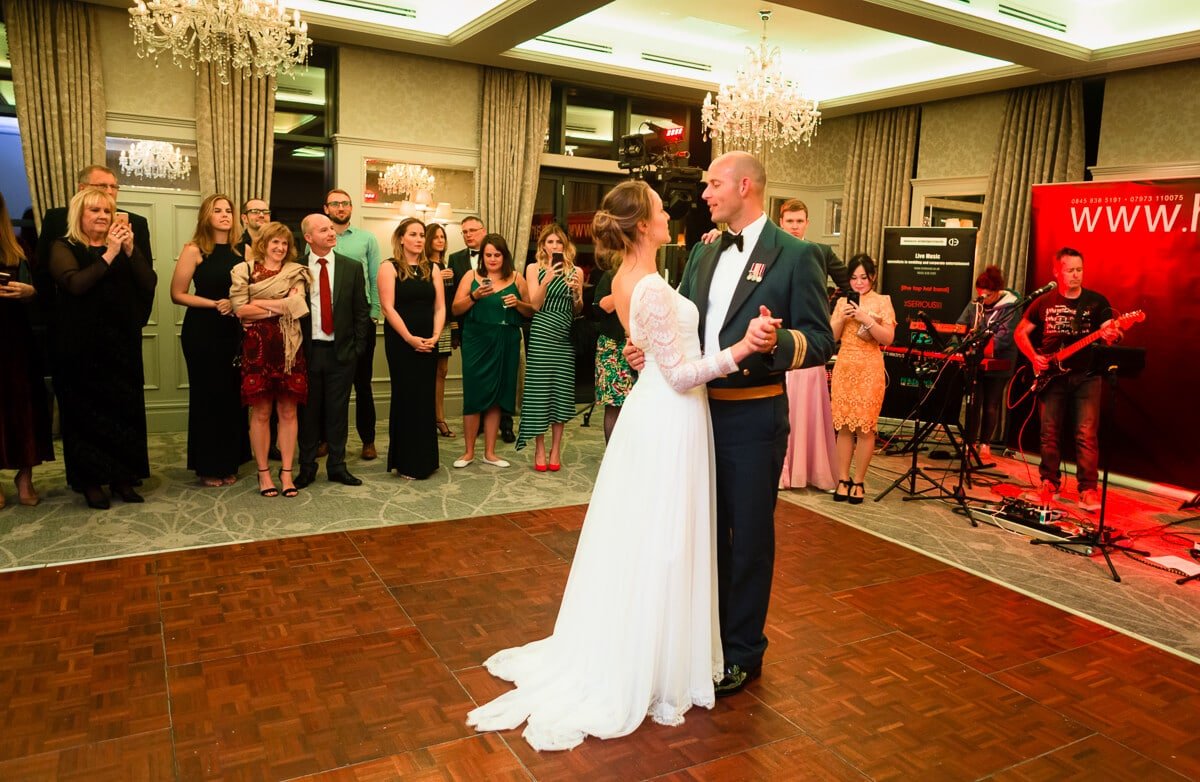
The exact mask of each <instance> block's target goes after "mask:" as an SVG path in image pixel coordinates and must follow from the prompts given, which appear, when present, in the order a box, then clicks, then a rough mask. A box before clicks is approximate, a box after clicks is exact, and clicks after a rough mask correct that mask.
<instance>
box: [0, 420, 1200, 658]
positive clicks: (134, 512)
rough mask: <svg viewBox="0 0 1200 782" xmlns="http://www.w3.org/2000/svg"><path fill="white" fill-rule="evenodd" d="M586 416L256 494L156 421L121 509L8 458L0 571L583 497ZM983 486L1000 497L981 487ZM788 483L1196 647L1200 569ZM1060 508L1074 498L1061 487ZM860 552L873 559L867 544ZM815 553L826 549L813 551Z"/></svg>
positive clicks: (1146, 513) (356, 465) (1176, 548)
mask: <svg viewBox="0 0 1200 782" xmlns="http://www.w3.org/2000/svg"><path fill="white" fill-rule="evenodd" d="M579 422H580V419H576V421H574V422H572V423H571V424H569V425H568V428H567V438H566V442H565V447H564V451H563V470H562V471H561V472H558V473H538V472H535V471H534V470H533V469H532V468H531V467H530V465H531V463H532V459H533V450H532V447H531V448H528V449H526V450H524V451H522V452H521V453H519V454H517V453H515V452H514V451H513V448H512V446H511V445H501V446H499V448H498V450H499V453H500V455H501V456H502V457H503V458H507V459H509V460H510V461H511V462H512V463H513V466H512V468H510V469H499V468H495V467H491V466H488V465H484V464H482V463H480V462H479V461H478V460H477V461H476V463H475V464H473V465H471V466H469V467H467V468H465V469H462V470H455V469H453V468H451V466H450V463H451V462H452V461H453V460H454V459H455V458H457V457H458V456H459V455H460V454H461V450H460V449H461V448H462V438H461V435H460V436H459V437H458V438H455V439H452V440H441V441H440V444H441V461H442V468H441V470H440V471H439V472H438V473H436V474H435V475H434V476H433V477H432V478H430V479H429V480H425V481H407V480H404V479H401V478H398V477H395V476H391V475H388V474H387V473H386V472H385V471H384V464H385V459H384V457H385V456H386V447H387V442H386V439H383V440H380V441H379V443H378V446H379V450H380V456H381V458H380V459H378V460H376V461H373V462H359V461H358V459H357V453H358V450H359V444H358V443H357V442H351V443H350V450H349V452H350V453H351V454H352V455H353V456H352V458H351V459H350V460H349V467H350V470H351V471H352V472H353V473H354V474H355V475H357V476H358V477H360V478H362V479H363V481H364V484H363V485H362V486H360V487H347V486H342V485H340V484H334V483H329V482H328V481H326V480H325V475H324V473H323V472H322V473H321V474H320V475H319V477H318V480H317V483H315V484H313V485H312V486H311V487H309V488H308V489H307V490H305V491H302V492H301V493H300V496H299V497H298V498H296V499H294V500H288V499H284V498H282V497H279V498H270V499H268V498H262V497H259V496H258V492H257V486H256V484H255V481H254V478H253V471H252V468H251V466H250V465H247V466H246V467H245V468H243V470H242V479H241V480H240V481H239V482H238V483H237V484H236V485H234V486H232V487H228V488H219V489H212V488H205V487H202V486H200V485H199V484H198V483H197V482H196V480H195V478H194V476H193V475H192V474H191V473H190V472H188V471H187V470H186V469H185V463H186V454H185V451H186V447H185V446H186V439H185V435H184V434H182V433H176V434H157V435H152V436H151V442H150V462H151V464H152V465H153V466H154V475H153V476H152V477H151V478H150V479H149V480H147V481H146V482H145V485H144V486H143V487H142V492H143V494H144V495H145V496H146V503H145V504H144V505H124V504H122V503H120V502H119V501H114V503H113V508H112V509H111V510H108V511H93V510H90V509H88V508H87V506H86V505H85V504H84V503H83V500H82V498H81V497H80V496H78V495H76V494H74V493H73V492H71V491H70V490H69V489H67V488H66V487H65V485H64V481H63V473H62V463H61V462H54V463H51V464H48V465H43V466H42V467H39V468H38V469H37V470H36V471H35V473H34V483H35V485H36V487H37V488H38V491H39V492H40V493H41V495H42V498H43V501H42V503H41V504H40V505H38V506H37V507H34V508H26V507H20V506H17V504H16V502H15V498H14V497H13V493H14V490H13V487H12V473H11V472H6V473H4V474H3V481H4V486H5V493H6V496H7V497H8V499H9V505H8V507H7V508H5V509H4V510H2V511H0V570H9V569H18V568H29V567H41V566H48V565H54V564H58V563H64V562H71V561H78V560H86V559H103V558H110V557H121V556H129V555H133V554H142V553H148V552H157V551H168V550H174V549H180V548H194V547H200V546H216V545H223V544H229V543H237V542H246V541H253V540H269V539H275V538H286V537H293V536H298V535H306V534H311V533H317V532H331V531H342V530H352V529H366V528H373V527H384V526H391V525H397V524H413V523H418V522H429V521H440V520H446V519H460V518H466V517H472V516H480V515H489V514H499V513H508V512H514V511H523V510H533V509H538V508H554V507H561V506H565V505H575V504H581V503H586V502H587V501H588V498H589V495H590V493H591V489H592V484H593V480H594V478H595V472H596V469H597V467H598V465H599V462H600V457H601V454H602V452H603V433H602V430H601V428H600V421H599V418H597V420H596V421H595V425H594V426H591V427H588V428H581V427H580V426H579ZM923 463H924V461H923ZM1000 463H1001V467H1002V468H1003V471H1004V472H1006V473H1008V474H1009V475H1011V476H1013V480H1014V481H1015V482H1017V483H1020V484H1023V485H1027V484H1026V480H1027V478H1026V472H1025V468H1024V466H1023V465H1022V464H1021V463H1020V462H1018V461H1015V460H1012V459H1001V460H1000ZM907 466H908V464H907V459H906V458H901V457H879V458H877V459H876V460H875V462H874V463H873V464H872V470H871V475H869V476H868V480H867V492H868V498H871V497H873V496H874V495H875V494H876V493H878V492H879V491H882V489H883V488H885V487H886V486H887V484H888V483H890V482H891V480H893V478H894V477H895V476H897V475H899V474H900V473H901V472H902V471H903V470H904V469H906V468H907ZM941 469H944V463H938V462H933V463H930V471H931V472H932V473H933V474H934V475H935V476H939V477H940V475H941V473H940V472H939V471H940V470H941ZM918 488H922V487H920V486H919V487H918ZM667 490H669V489H668V488H667V487H664V491H667ZM975 494H977V495H979V496H989V497H992V498H994V495H991V493H990V492H989V491H987V490H986V489H980V490H977V491H976V492H975ZM1111 495H1112V496H1111V498H1110V504H1109V510H1108V514H1107V518H1108V519H1109V522H1110V524H1114V525H1115V526H1117V527H1118V528H1120V529H1122V530H1124V531H1127V532H1130V533H1131V534H1133V535H1135V536H1137V541H1138V544H1139V545H1140V546H1144V547H1145V548H1147V549H1149V550H1151V551H1152V553H1154V554H1163V553H1173V554H1177V555H1179V556H1183V557H1185V558H1186V557H1187V554H1186V549H1188V548H1190V546H1191V542H1192V538H1191V537H1190V536H1191V535H1195V534H1197V526H1198V525H1197V524H1196V523H1195V522H1192V523H1190V524H1189V525H1186V526H1180V527H1172V528H1171V529H1170V531H1169V532H1168V531H1167V529H1166V527H1165V525H1167V524H1169V523H1170V522H1173V521H1177V520H1180V519H1182V518H1184V517H1186V516H1187V515H1188V514H1186V513H1181V512H1178V511H1176V510H1175V508H1176V506H1177V503H1174V502H1170V501H1167V500H1164V499H1161V498H1156V497H1152V496H1149V495H1145V494H1140V493H1137V492H1133V491H1131V490H1126V489H1118V490H1114V491H1112V492H1111ZM780 496H781V499H783V500H784V501H786V502H793V503H795V504H797V505H800V506H803V507H807V508H810V509H812V510H816V511H818V512H820V513H823V514H825V515H827V516H830V517H832V518H836V519H838V520H839V521H842V522H844V523H846V524H849V525H851V526H854V527H857V528H859V529H862V530H864V531H866V532H869V533H871V534H874V535H877V536H879V537H881V538H885V539H887V540H892V541H895V542H897V543H900V544H901V545H904V546H907V547H909V548H912V549H914V550H916V551H919V552H922V553H925V554H927V555H929V556H932V557H934V558H936V559H938V560H941V561H943V562H946V563H948V564H951V565H954V566H956V567H959V568H962V569H963V570H966V571H969V572H971V573H974V574H976V575H979V576H982V577H984V578H987V579H990V580H992V581H995V582H997V583H1001V584H1004V585H1007V586H1009V587H1011V588H1013V589H1016V590H1017V591H1020V592H1023V593H1025V594H1028V595H1030V596H1032V597H1035V598H1038V599H1040V600H1043V601H1045V602H1048V603H1051V604H1053V605H1056V606H1058V607H1061V608H1064V609H1066V610H1068V611H1071V612H1073V613H1076V614H1079V615H1081V616H1086V617H1088V618H1091V619H1094V620H1096V621H1099V622H1101V623H1103V624H1106V625H1108V626H1110V627H1113V628H1115V629H1119V630H1122V631H1124V632H1127V633H1130V634H1133V635H1136V636H1138V637H1140V638H1142V639H1144V640H1146V641H1149V642H1151V643H1154V644H1156V645H1158V646H1161V647H1163V648H1166V649H1168V650H1171V651H1175V652H1177V653H1180V654H1183V655H1185V656H1189V657H1191V658H1193V659H1195V660H1197V661H1200V582H1197V583H1191V584H1186V585H1183V586H1179V585H1176V584H1175V583H1174V581H1175V578H1177V576H1175V575H1172V574H1170V573H1167V572H1164V571H1161V570H1157V569H1154V568H1153V567H1151V566H1149V565H1146V564H1143V563H1142V562H1140V561H1135V559H1132V558H1129V557H1126V556H1123V555H1118V556H1116V558H1115V564H1116V566H1117V568H1118V570H1119V572H1120V575H1121V577H1122V582H1121V583H1119V584H1118V583H1114V582H1113V581H1112V580H1111V579H1110V577H1109V575H1108V570H1107V568H1106V567H1105V565H1104V562H1103V560H1102V559H1101V558H1099V557H1093V558H1089V557H1083V556H1079V555H1073V554H1069V553H1065V552H1063V551H1061V550H1058V549H1052V548H1049V547H1042V546H1031V545H1030V544H1029V538H1028V537H1027V536H1026V535H1024V534H1021V533H1019V532H1012V531H1008V530H1005V529H1002V528H1000V527H997V526H994V525H991V524H988V523H984V522H982V521H981V525H980V527H978V528H972V527H971V526H970V524H969V523H968V522H967V520H966V519H965V518H964V517H962V516H961V515H958V514H956V513H954V511H953V509H952V508H951V507H950V506H949V505H947V504H945V503H942V502H921V503H910V502H904V501H902V499H901V498H902V497H903V496H904V493H903V492H902V491H901V490H899V489H897V490H895V491H893V492H892V493H890V494H889V495H888V496H887V497H886V498H884V499H883V501H881V502H872V501H871V500H870V499H868V501H867V502H865V503H863V504H862V505H857V506H852V505H848V504H846V503H834V502H831V501H830V498H829V496H828V495H826V494H824V493H822V492H817V491H806V490H795V491H786V492H782V493H781V495H780ZM1064 508H1065V509H1067V510H1070V509H1071V508H1072V506H1071V504H1070V503H1069V502H1066V503H1064ZM981 518H982V517H981ZM861 555H862V558H863V561H864V562H866V561H869V560H870V558H871V556H872V552H871V551H870V550H864V551H862V552H861ZM812 556H814V557H819V556H821V552H820V551H813V552H812ZM996 631H997V632H1003V631H1004V630H1003V628H997V629H996Z"/></svg>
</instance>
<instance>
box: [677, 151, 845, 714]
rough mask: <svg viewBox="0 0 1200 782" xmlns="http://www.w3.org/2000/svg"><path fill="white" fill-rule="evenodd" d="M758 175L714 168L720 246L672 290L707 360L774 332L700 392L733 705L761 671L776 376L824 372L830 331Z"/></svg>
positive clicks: (711, 194) (778, 397) (784, 417)
mask: <svg viewBox="0 0 1200 782" xmlns="http://www.w3.org/2000/svg"><path fill="white" fill-rule="evenodd" d="M766 183H767V177H766V172H765V171H764V170H763V167H762V164H761V163H759V161H758V160H757V159H755V158H754V157H753V156H752V155H749V154H747V153H745V152H728V153H726V154H724V155H721V156H720V157H718V158H717V159H716V160H714V161H713V162H712V165H711V166H709V169H708V186H707V187H706V188H705V190H704V195H703V198H704V201H705V203H707V204H708V207H709V212H710V214H711V216H712V219H713V222H717V223H726V224H728V226H729V229H730V230H729V231H727V232H726V233H725V235H724V236H722V237H721V241H720V242H717V243H713V244H697V245H696V246H695V247H694V248H692V253H691V256H690V257H689V258H688V263H687V266H686V267H685V269H684V272H683V279H682V280H681V282H680V285H679V292H680V293H681V294H683V295H684V296H686V297H688V298H689V299H691V300H692V301H693V302H694V303H695V304H696V307H697V309H699V311H700V327H699V328H700V342H701V345H702V346H703V350H704V353H705V354H706V355H707V354H712V353H715V352H716V351H718V350H721V349H722V348H724V347H728V346H729V345H732V344H733V343H734V342H736V341H737V340H738V339H739V338H740V337H741V335H742V334H743V333H744V331H745V324H746V323H747V322H749V321H750V320H751V319H752V318H754V317H756V316H758V315H759V314H760V311H761V309H760V308H764V307H765V308H766V309H767V310H768V311H769V313H770V316H772V317H775V318H779V319H780V320H781V321H782V325H781V327H780V328H779V330H778V331H777V332H776V340H777V341H776V344H775V345H774V347H773V348H772V349H770V350H769V352H766V353H755V354H753V355H751V356H750V357H749V358H747V359H746V360H745V361H743V362H742V363H741V364H740V366H739V370H740V371H738V372H736V373H734V374H731V375H727V376H725V377H722V378H718V379H716V380H713V381H712V382H711V383H709V384H708V396H709V410H710V413H711V416H712V425H713V443H714V454H715V457H716V468H717V469H716V479H717V591H718V598H719V602H720V625H721V646H722V650H723V652H724V657H725V676H724V678H723V679H722V680H721V681H720V682H719V683H718V684H717V685H716V688H715V689H716V694H717V695H718V696H724V695H732V694H733V693H735V692H738V691H739V690H741V689H742V688H743V687H745V686H746V684H747V683H749V682H750V681H753V680H754V679H756V678H758V676H759V675H760V674H761V672H762V659H763V653H764V652H765V651H766V648H767V638H766V636H765V635H764V634H763V628H764V626H765V625H766V620H767V606H768V603H769V601H770V597H771V579H772V575H773V571H774V567H775V502H776V497H777V494H778V487H779V474H780V472H781V471H782V469H783V458H784V454H785V452H786V449H787V437H788V403H787V394H785V393H784V374H785V373H786V372H787V371H788V370H791V369H797V368H800V367H811V366H818V365H822V364H824V363H825V360H826V359H827V358H828V357H829V354H830V353H831V352H832V350H833V333H832V331H831V330H830V327H829V315H828V310H827V306H826V299H825V274H824V267H823V264H822V262H821V259H820V258H818V257H817V256H818V250H817V248H816V246H815V245H814V244H813V243H811V242H805V241H801V240H799V239H796V238H795V237H793V236H791V235H789V234H787V233H785V232H784V231H782V230H780V229H779V227H778V226H776V225H775V224H774V223H772V222H771V221H770V220H768V219H767V216H766V215H765V214H764V213H763V197H764V191H765V189H766Z"/></svg>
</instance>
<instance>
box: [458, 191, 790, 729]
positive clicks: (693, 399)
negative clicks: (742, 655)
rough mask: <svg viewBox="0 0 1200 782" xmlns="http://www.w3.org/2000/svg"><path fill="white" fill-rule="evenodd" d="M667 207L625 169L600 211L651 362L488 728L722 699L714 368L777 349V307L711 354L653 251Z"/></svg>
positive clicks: (581, 722)
mask: <svg viewBox="0 0 1200 782" xmlns="http://www.w3.org/2000/svg"><path fill="white" fill-rule="evenodd" d="M667 219H668V218H667V214H666V212H665V211H663V207H662V200H661V199H660V198H659V196H658V194H657V193H655V192H654V191H653V190H651V189H650V187H649V186H648V185H646V183H645V182H624V183H622V184H620V185H617V186H616V187H615V188H613V190H612V191H611V192H609V194H608V195H607V196H605V198H604V203H603V205H602V209H601V210H600V211H599V212H597V213H596V216H595V219H594V221H593V223H592V233H593V236H594V238H595V242H596V248H597V255H598V256H599V255H603V256H604V257H610V258H612V259H613V260H616V261H619V264H620V265H619V268H618V270H617V272H616V275H615V276H614V278H613V294H614V296H615V298H616V304H617V314H618V315H619V316H620V319H621V323H622V324H623V325H624V326H625V329H626V331H627V332H628V334H629V335H630V340H631V341H632V342H633V343H634V344H635V345H637V346H638V347H640V348H641V349H642V350H643V351H645V354H646V365H645V368H644V369H643V370H642V372H641V374H640V375H639V377H638V381H637V384H636V385H635V386H634V387H633V391H632V392H630V394H629V396H628V398H627V399H626V401H625V406H624V408H623V409H622V412H621V419H620V422H619V425H618V426H617V427H616V429H615V431H614V432H613V436H612V439H611V441H610V442H609V444H608V448H607V450H606V452H605V454H604V460H603V462H602V463H601V465H600V471H599V474H598V475H597V477H596V486H595V490H594V491H593V493H592V501H591V504H590V505H589V507H588V512H587V517H586V518H585V520H584V523H583V530H582V532H581V533H580V536H579V544H578V547H577V548H576V551H575V558H574V561H573V563H572V565H571V573H570V576H569V577H568V579H567V586H566V591H565V592H564V593H563V599H562V605H561V606H560V607H559V613H558V619H557V621H556V622H555V625H554V634H553V635H551V636H550V637H549V638H544V639H542V640H539V641H534V642H532V643H529V644H526V645H525V646H521V647H517V648H514V649H505V650H503V651H500V652H497V653H496V654H494V655H492V656H491V657H490V658H489V659H488V660H487V661H486V662H485V663H484V665H485V666H486V667H487V669H488V671H490V672H491V673H492V675H494V676H498V677H500V678H502V679H506V680H508V681H511V682H513V683H515V684H516V685H517V687H516V689H515V690H511V691H509V692H507V693H505V694H504V695H501V696H500V697H498V698H496V699H495V700H493V701H491V702H490V703H487V704H484V705H483V706H480V707H479V708H477V709H475V710H474V711H472V712H471V713H470V714H469V715H468V716H467V723H468V724H469V725H472V726H474V727H475V728H476V730H480V731H484V730H507V729H511V728H515V727H517V726H518V725H520V724H521V723H522V722H524V723H526V727H525V731H524V733H523V736H524V738H525V740H526V741H528V742H529V744H530V745H531V746H533V747H534V748H535V749H538V750H563V749H571V748H572V747H575V746H577V745H578V744H580V743H581V742H582V741H583V739H584V737H585V736H596V737H598V738H604V739H607V738H614V737H617V736H624V735H627V734H629V733H631V732H633V731H634V730H635V729H636V728H637V727H638V725H640V724H641V723H642V720H643V719H645V717H646V716H647V715H649V716H650V718H651V719H653V720H654V721H655V722H658V723H660V724H663V725H678V724H680V723H682V722H683V715H684V713H685V712H686V711H687V710H688V709H689V708H691V707H692V705H693V704H695V705H698V706H703V707H705V708H711V707H712V705H713V701H714V696H713V681H714V679H717V680H719V679H720V678H721V676H722V675H723V668H724V663H723V660H722V656H721V640H720V633H719V630H718V627H717V596H716V558H715V555H714V550H715V540H716V532H715V524H714V518H715V512H716V510H715V508H716V506H715V485H716V484H715V481H714V477H713V454H712V427H711V424H710V422H709V416H708V397H707V395H706V393H705V389H704V384H705V383H706V382H708V381H709V380H712V379H713V378H716V377H720V376H722V375H725V374H728V373H730V372H733V371H735V370H736V369H737V364H738V362H739V361H741V360H743V359H745V358H746V357H747V356H749V355H750V354H751V353H753V352H755V351H756V350H760V349H767V347H768V345H769V340H770V336H771V332H773V330H774V328H775V326H776V324H777V321H775V320H772V319H770V318H768V317H765V316H761V317H758V318H755V319H754V320H752V321H751V322H750V325H749V327H748V328H747V330H746V335H745V336H744V337H743V338H742V339H741V340H740V341H739V342H737V343H736V344H735V345H733V346H732V347H730V348H726V349H725V350H723V351H721V352H720V353H718V354H717V355H715V356H706V357H701V355H700V340H699V335H698V331H697V326H698V323H699V315H698V313H697V310H696V307H695V305H694V304H692V303H691V302H690V301H688V300H687V299H685V298H684V297H683V296H680V295H679V294H678V293H676V292H675V291H674V290H672V289H671V288H670V287H669V286H668V285H667V283H666V282H665V281H664V280H663V279H662V277H660V276H659V275H658V271H657V268H656V265H655V257H656V254H657V250H658V248H659V246H661V245H662V244H664V243H665V242H667V241H668V240H669V238H670V233H669V230H668V226H667Z"/></svg>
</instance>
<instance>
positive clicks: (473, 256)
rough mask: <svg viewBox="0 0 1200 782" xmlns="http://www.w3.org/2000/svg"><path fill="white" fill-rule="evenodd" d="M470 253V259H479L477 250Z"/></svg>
mask: <svg viewBox="0 0 1200 782" xmlns="http://www.w3.org/2000/svg"><path fill="white" fill-rule="evenodd" d="M470 252H471V257H472V258H478V257H479V251H478V250H471V251H470Z"/></svg>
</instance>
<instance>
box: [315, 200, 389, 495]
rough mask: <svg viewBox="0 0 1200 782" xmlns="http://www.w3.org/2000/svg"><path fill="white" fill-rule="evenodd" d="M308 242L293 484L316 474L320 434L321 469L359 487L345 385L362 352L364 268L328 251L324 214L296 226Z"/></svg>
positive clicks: (366, 322)
mask: <svg viewBox="0 0 1200 782" xmlns="http://www.w3.org/2000/svg"><path fill="white" fill-rule="evenodd" d="M300 231H301V233H303V234H304V241H305V242H307V243H308V256H307V257H306V258H304V259H302V260H301V263H307V264H308V269H309V271H310V272H311V273H312V279H313V284H312V287H311V288H310V289H309V293H308V315H306V316H305V317H304V318H303V319H302V320H301V321H300V329H301V332H302V333H303V335H304V355H305V357H306V358H307V359H308V404H306V405H305V406H304V410H303V412H302V413H301V415H300V474H299V475H297V476H296V487H297V488H301V489H302V488H304V487H305V486H308V485H309V484H311V483H312V482H313V481H314V480H316V478H317V442H318V440H319V439H320V437H321V434H322V431H321V429H322V427H321V423H322V421H324V424H325V426H324V434H325V437H326V441H327V442H328V443H329V454H328V457H327V459H326V461H325V472H326V473H327V474H328V475H329V480H331V481H336V482H338V483H344V484H346V485H347V486H360V485H362V480H360V479H359V478H356V477H354V476H353V475H351V474H350V471H349V470H348V469H346V437H347V432H348V430H349V417H350V388H351V386H352V385H353V384H354V368H355V366H356V365H357V363H358V359H359V357H360V356H361V355H362V353H363V351H365V350H366V346H367V344H368V341H369V338H370V332H371V330H372V329H373V328H374V324H372V322H371V309H370V305H369V304H368V303H367V285H366V277H365V274H364V272H363V266H362V264H361V263H359V262H358V261H355V260H354V259H352V258H347V257H345V256H344V255H340V254H338V253H336V252H334V251H333V247H334V245H335V244H337V238H338V237H337V232H336V231H335V230H334V228H333V222H332V221H330V219H329V218H328V217H326V216H325V215H319V214H311V215H309V216H308V217H306V218H304V221H303V222H302V223H301V224H300Z"/></svg>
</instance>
